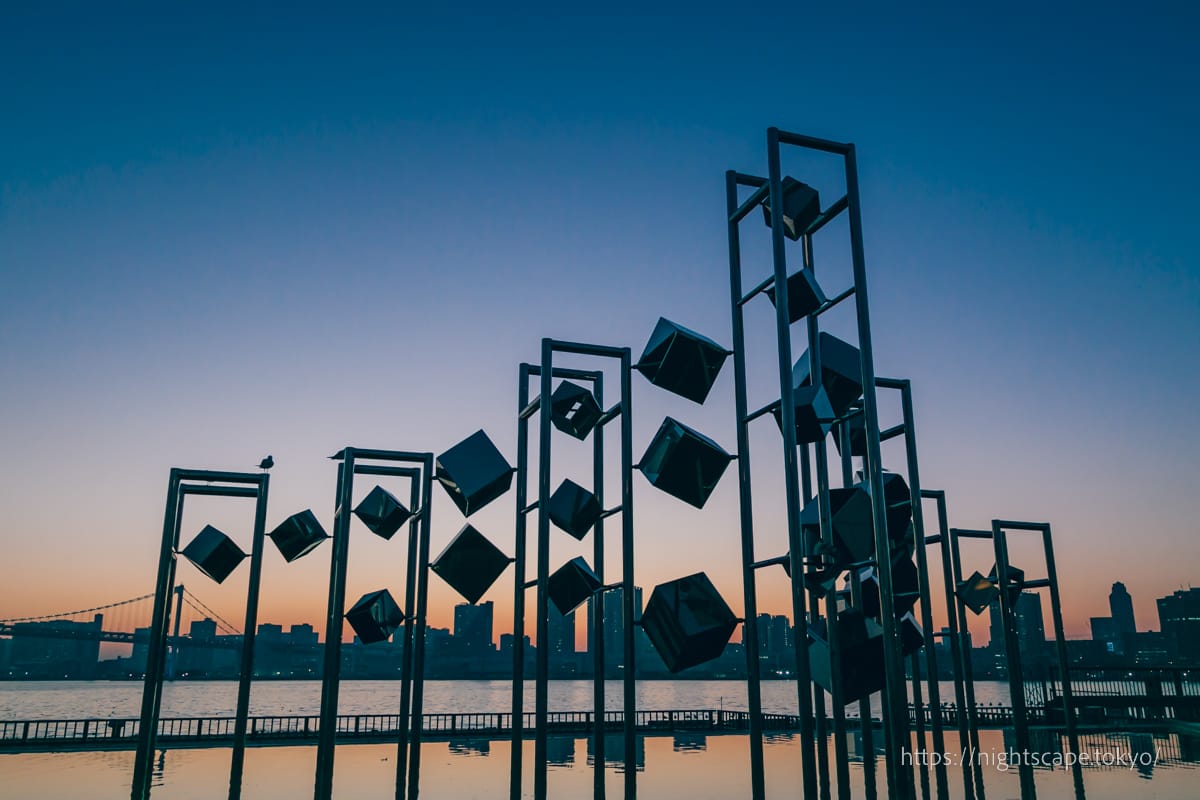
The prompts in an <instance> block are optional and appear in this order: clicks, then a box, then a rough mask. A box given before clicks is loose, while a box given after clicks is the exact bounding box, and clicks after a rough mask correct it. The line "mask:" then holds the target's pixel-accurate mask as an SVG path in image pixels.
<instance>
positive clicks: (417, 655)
mask: <svg viewBox="0 0 1200 800" xmlns="http://www.w3.org/2000/svg"><path fill="white" fill-rule="evenodd" d="M421 496H422V498H424V500H423V502H422V503H421V508H422V513H421V538H420V542H419V543H418V545H417V622H416V627H415V629H414V630H413V636H414V637H416V642H415V644H414V646H413V695H412V735H411V736H410V737H409V742H408V751H409V755H408V797H409V800H417V795H418V793H419V791H420V788H421V737H422V735H423V734H424V732H425V628H426V625H427V617H428V614H429V536H430V527H431V525H432V520H433V454H432V453H425V454H424V457H423V460H422V462H421Z"/></svg>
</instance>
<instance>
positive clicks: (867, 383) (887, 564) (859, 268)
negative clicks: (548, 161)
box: [772, 129, 913, 800]
mask: <svg viewBox="0 0 1200 800" xmlns="http://www.w3.org/2000/svg"><path fill="white" fill-rule="evenodd" d="M772 130H774V129H772ZM776 135H778V133H776ZM844 158H845V166H846V201H847V212H848V213H849V215H850V218H849V222H850V254H851V261H852V262H853V267H854V304H855V311H856V316H857V318H858V347H859V352H860V354H861V358H862V385H863V418H864V421H865V424H866V434H867V435H866V440H867V457H866V464H865V466H866V472H867V479H868V485H869V486H870V491H871V508H872V516H873V518H874V524H875V551H876V555H877V557H878V558H877V560H878V573H879V605H880V612H881V616H882V622H883V644H884V647H883V663H884V678H885V685H884V694H883V708H884V710H885V712H886V713H885V721H884V731H885V736H884V745H885V747H886V751H887V774H888V797H891V798H897V800H903V799H904V798H909V797H912V794H913V784H912V778H913V774H912V770H911V769H905V768H904V766H903V763H902V758H903V757H902V752H903V750H905V749H907V744H908V730H907V729H908V725H907V718H908V713H907V712H908V709H907V703H906V697H905V695H906V692H905V688H904V659H903V657H902V655H901V653H900V642H899V637H898V636H897V631H896V617H895V611H894V607H893V606H894V603H893V594H892V592H893V589H892V565H891V561H890V560H889V559H888V553H889V552H890V543H889V539H888V531H887V508H886V505H885V504H884V498H883V478H882V464H881V461H880V450H879V410H878V406H877V403H876V397H875V355H874V351H873V350H872V347H871V313H870V303H869V301H868V295H867V267H866V255H865V253H864V249H863V231H862V205H861V201H860V199H859V194H858V160H857V157H856V155H855V150H854V145H852V144H850V145H846V148H845V153H844Z"/></svg>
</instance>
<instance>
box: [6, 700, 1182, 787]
mask: <svg viewBox="0 0 1200 800" xmlns="http://www.w3.org/2000/svg"><path fill="white" fill-rule="evenodd" d="M508 689H509V687H508V684H506V683H504V682H502V681H495V682H493V681H459V682H449V681H435V682H430V684H429V690H428V704H427V705H428V710H429V711H431V712H433V711H447V712H449V711H465V710H472V711H478V710H495V711H502V710H505V709H506V707H507V705H508V702H509V691H508ZM140 691H141V687H140V685H139V684H134V683H41V684H35V683H7V684H0V718H3V719H36V718H42V719H50V718H83V717H108V716H136V715H137V705H138V702H139V699H140ZM235 691H236V685H235V684H232V683H229V682H211V683H198V682H197V683H177V684H169V685H168V687H167V689H166V694H165V696H164V702H163V713H164V716H187V715H207V714H214V715H218V714H232V705H233V699H234V693H235ZM531 691H532V687H530V692H531ZM398 692H399V685H398V684H397V683H395V682H375V681H352V682H347V683H346V684H344V685H343V687H342V693H341V697H342V707H341V710H342V713H356V712H379V711H380V710H383V709H389V708H390V706H391V705H392V703H393V702H394V700H395V697H396V696H397V694H398ZM590 692H591V684H590V683H589V682H586V681H563V682H554V683H552V684H551V708H552V709H554V710H571V709H587V708H589V707H590V704H591V693H590ZM744 693H745V687H744V685H743V684H740V683H738V682H733V681H679V682H671V681H646V682H640V683H639V684H638V695H639V696H638V703H639V706H640V707H643V708H661V709H666V708H720V707H721V705H722V702H723V703H724V706H725V707H726V708H728V709H736V708H743V707H744V705H745V694H744ZM978 693H979V699H980V701H981V702H987V703H992V702H1005V701H1006V700H1007V698H1006V696H1004V693H1003V687H1002V686H1000V685H999V684H981V685H980V687H979V692H978ZM319 696H320V685H319V684H317V683H315V682H299V681H298V682H277V683H270V682H264V683H260V684H256V685H255V687H254V692H253V712H254V713H256V714H309V713H316V711H317V705H318V701H319ZM619 697H620V696H619V684H617V683H616V682H614V683H613V684H611V685H610V686H609V699H608V702H609V703H610V704H611V705H613V706H617V705H618V704H619ZM763 698H764V706H765V707H766V708H767V710H770V711H790V710H791V709H793V708H794V705H795V689H794V686H793V685H791V684H789V683H785V682H772V683H767V684H764V685H763ZM527 702H528V703H529V704H530V706H532V695H531V694H530V695H529V696H528V701H527ZM980 740H981V750H982V752H983V753H984V754H985V756H987V757H989V758H990V760H989V761H988V763H986V764H985V766H984V767H983V773H984V780H985V782H986V785H987V788H988V797H989V800H997V798H1014V797H1017V796H1018V794H1019V788H1018V776H1017V773H1016V770H1015V769H1012V768H1007V767H1005V766H1004V765H1003V763H1002V758H1001V757H1000V756H999V754H1002V753H1003V752H1004V749H1005V738H1004V734H1003V733H1002V732H1000V731H983V732H982V733H981V735H980ZM1061 746H1062V745H1061V741H1060V740H1059V739H1058V737H1056V736H1053V735H1047V734H1040V735H1039V736H1038V738H1037V740H1036V741H1035V749H1037V750H1040V751H1044V752H1058V751H1059V750H1060V748H1061ZM848 747H849V751H850V754H851V764H850V771H851V780H852V782H853V784H854V787H853V788H854V796H855V797H862V796H863V789H864V786H863V780H864V771H863V754H862V751H861V746H856V742H855V740H854V738H853V736H849V737H848ZM549 749H550V760H551V762H552V766H551V767H550V774H549V789H550V791H549V794H550V797H553V798H577V797H579V798H584V797H590V796H591V792H592V759H591V755H590V752H589V750H590V744H589V742H588V740H587V739H584V738H573V737H553V738H552V739H551V741H550V748H549ZM1083 749H1084V750H1085V751H1087V752H1089V753H1092V754H1093V757H1094V758H1097V759H1099V757H1101V756H1102V755H1105V754H1106V755H1107V757H1108V760H1110V761H1114V762H1119V763H1120V766H1114V767H1107V768H1090V769H1087V770H1085V771H1084V789H1085V792H1086V797H1087V798H1091V800H1109V799H1111V800H1117V798H1120V799H1121V800H1125V798H1129V797H1137V798H1139V800H1155V799H1156V798H1163V799H1164V800H1183V798H1195V797H1198V796H1200V790H1198V789H1197V787H1198V786H1200V772H1198V771H1197V769H1196V768H1195V765H1194V762H1195V761H1196V759H1197V758H1198V756H1197V753H1200V739H1196V738H1188V737H1180V736H1175V735H1158V734H1155V735H1151V734H1119V733H1102V734H1093V735H1089V736H1086V737H1085V739H1084V741H1083ZM532 750H533V748H532V743H528V744H527V746H526V748H525V750H524V753H525V758H526V765H527V766H526V776H527V780H526V788H527V789H528V790H530V791H531V784H530V783H529V780H530V779H529V776H530V775H531V774H532V772H531V771H532V768H533V767H532ZM748 750H749V743H748V740H747V739H746V737H743V736H734V735H730V736H702V735H677V736H674V737H672V736H666V737H639V744H638V754H637V764H636V768H637V771H638V795H639V797H642V798H662V799H663V800H704V799H705V798H712V800H718V799H719V800H726V798H741V797H746V796H748V794H749V777H748V770H747V764H748V759H749V754H748ZM947 750H950V751H954V752H957V751H958V750H959V745H958V742H957V739H956V737H955V736H954V735H953V734H949V735H948V736H947ZM509 753H510V750H509V743H508V742H507V741H484V740H461V741H456V742H451V743H445V742H430V743H426V745H425V746H424V747H423V748H422V771H421V797H422V798H431V799H434V800H439V799H440V800H452V799H453V800H458V799H459V798H464V799H465V798H505V797H507V786H508V764H509ZM608 753H609V756H610V762H609V764H608V765H607V778H606V781H607V785H608V787H609V796H610V797H619V796H621V790H622V787H623V775H622V774H621V772H622V770H623V769H624V764H623V763H620V762H619V760H618V761H612V760H611V758H612V757H613V756H614V755H619V754H620V753H621V747H620V744H619V739H614V740H613V741H611V743H610V744H609V749H608ZM765 755H766V777H767V792H768V796H769V797H772V798H776V797H779V798H783V797H788V798H792V797H796V796H797V787H798V786H799V782H800V766H799V764H800V747H799V741H798V739H797V738H796V737H794V736H779V737H774V738H771V739H770V740H768V742H767V744H766V747H765ZM830 755H831V756H832V745H830ZM315 758H316V751H315V748H313V747H262V748H250V749H249V750H248V751H247V757H246V774H245V782H244V794H243V796H244V797H246V798H252V799H253V798H262V799H263V800H291V799H292V798H303V797H305V796H306V795H307V796H311V792H312V781H313V773H314V771H315ZM1131 761H1132V762H1134V763H1133V764H1130V762H1131ZM876 763H877V769H878V770H879V774H880V779H881V780H882V762H881V761H880V760H878V759H877V761H876ZM132 765H133V753H132V752H86V753H55V754H41V753H35V754H16V755H0V798H4V799H5V800H8V798H12V799H13V800H17V799H18V798H22V799H23V798H46V800H78V799H79V798H97V799H98V800H103V799H104V798H124V797H128V791H129V780H130V774H131V771H132ZM228 769H229V750H228V749H223V748H213V749H195V750H170V751H165V752H162V753H160V755H159V758H158V760H157V763H156V771H155V777H154V782H155V790H154V797H155V798H156V800H181V799H183V798H219V797H222V796H223V795H224V794H225V792H226V791H227V786H226V781H227V774H228ZM948 777H949V782H950V790H951V796H952V797H960V796H961V795H962V790H961V787H962V784H961V780H962V772H961V768H960V767H958V766H956V765H955V766H952V767H951V768H950V769H949V771H948ZM1035 779H1036V783H1037V787H1038V793H1039V794H1038V796H1039V798H1041V799H1042V800H1059V799H1061V800H1066V799H1067V798H1075V797H1076V794H1075V790H1074V784H1073V782H1072V776H1071V773H1070V772H1069V771H1066V770H1063V769H1056V770H1050V769H1039V770H1037V771H1036V777H1035ZM394 780H395V747H394V746H392V745H378V744H354V745H342V746H340V747H338V750H337V759H336V775H335V788H336V794H337V796H338V797H340V798H348V799H353V800H358V799H359V798H390V797H393V796H394ZM527 794H528V793H527ZM883 794H884V793H883V792H882V791H881V796H882V795H883Z"/></svg>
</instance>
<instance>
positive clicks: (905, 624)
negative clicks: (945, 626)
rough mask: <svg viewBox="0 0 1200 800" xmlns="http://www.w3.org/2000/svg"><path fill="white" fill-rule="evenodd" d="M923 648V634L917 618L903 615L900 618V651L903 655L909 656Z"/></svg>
mask: <svg viewBox="0 0 1200 800" xmlns="http://www.w3.org/2000/svg"><path fill="white" fill-rule="evenodd" d="M924 646H925V632H924V631H922V630H921V626H920V624H918V623H917V618H916V617H914V616H913V615H912V614H905V615H904V616H903V617H901V618H900V649H901V650H902V651H903V652H904V655H906V656H911V655H912V654H913V653H916V652H919V651H920V650H921V648H922V647H924Z"/></svg>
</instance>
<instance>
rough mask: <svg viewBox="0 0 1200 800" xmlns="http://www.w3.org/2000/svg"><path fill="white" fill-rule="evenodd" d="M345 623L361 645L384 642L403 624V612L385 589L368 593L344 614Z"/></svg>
mask: <svg viewBox="0 0 1200 800" xmlns="http://www.w3.org/2000/svg"><path fill="white" fill-rule="evenodd" d="M346 621H347V622H349V623H350V627H351V628H353V629H354V633H355V634H356V635H357V636H358V638H359V641H361V642H362V643H363V644H374V643H375V642H386V641H387V640H388V638H389V637H390V636H391V635H392V634H393V633H395V632H396V629H397V628H399V627H400V624H401V623H402V622H404V612H403V611H401V610H400V606H398V605H396V601H395V600H393V599H392V593H391V592H389V591H388V590H387V589H380V590H379V591H377V592H369V593H367V594H364V595H363V596H362V597H360V598H359V600H358V602H357V603H355V604H354V605H353V606H351V607H350V610H349V611H347V612H346Z"/></svg>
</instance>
